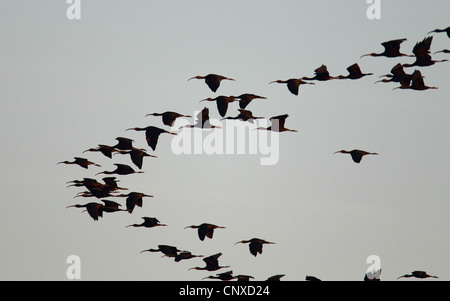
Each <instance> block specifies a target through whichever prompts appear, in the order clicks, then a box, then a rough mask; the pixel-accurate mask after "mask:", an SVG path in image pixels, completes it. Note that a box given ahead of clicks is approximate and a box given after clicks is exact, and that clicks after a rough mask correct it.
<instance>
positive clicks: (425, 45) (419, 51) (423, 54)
mask: <svg viewBox="0 0 450 301" xmlns="http://www.w3.org/2000/svg"><path fill="white" fill-rule="evenodd" d="M432 41H433V36H429V37H426V38H425V39H423V40H422V41H421V42H417V43H416V45H415V46H414V48H413V53H414V55H415V57H416V61H415V62H414V63H412V64H403V67H413V66H418V67H427V66H431V65H434V64H435V63H439V62H446V61H448V60H446V59H445V60H440V61H438V60H433V59H432V58H431V54H430V47H431V42H432Z"/></svg>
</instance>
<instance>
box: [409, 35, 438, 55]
mask: <svg viewBox="0 0 450 301" xmlns="http://www.w3.org/2000/svg"><path fill="white" fill-rule="evenodd" d="M432 41H433V36H429V37H426V38H425V39H423V40H422V41H421V42H417V43H416V45H415V46H414V48H413V53H414V55H415V56H417V57H421V56H430V47H431V42H432Z"/></svg>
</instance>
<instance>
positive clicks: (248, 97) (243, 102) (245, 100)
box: [234, 93, 267, 109]
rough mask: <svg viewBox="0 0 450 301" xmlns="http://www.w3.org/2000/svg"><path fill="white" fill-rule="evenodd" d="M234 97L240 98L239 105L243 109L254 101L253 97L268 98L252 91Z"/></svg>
mask: <svg viewBox="0 0 450 301" xmlns="http://www.w3.org/2000/svg"><path fill="white" fill-rule="evenodd" d="M234 97H235V98H237V99H239V107H240V108H241V109H245V108H246V107H247V106H248V105H249V104H250V103H251V102H252V100H253V99H267V98H266V97H264V96H259V95H256V94H251V93H245V94H241V95H239V96H234Z"/></svg>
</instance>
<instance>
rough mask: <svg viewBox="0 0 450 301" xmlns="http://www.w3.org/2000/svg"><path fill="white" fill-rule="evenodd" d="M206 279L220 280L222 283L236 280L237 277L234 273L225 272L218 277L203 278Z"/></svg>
mask: <svg viewBox="0 0 450 301" xmlns="http://www.w3.org/2000/svg"><path fill="white" fill-rule="evenodd" d="M204 279H220V280H222V281H229V280H233V279H235V276H233V271H228V272H223V273H219V274H217V275H216V276H208V277H205V278H203V279H202V280H204Z"/></svg>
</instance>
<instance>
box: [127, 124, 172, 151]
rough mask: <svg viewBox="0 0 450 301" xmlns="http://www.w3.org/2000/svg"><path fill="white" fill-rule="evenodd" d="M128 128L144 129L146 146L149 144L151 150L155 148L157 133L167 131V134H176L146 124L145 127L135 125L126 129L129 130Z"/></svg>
mask: <svg viewBox="0 0 450 301" xmlns="http://www.w3.org/2000/svg"><path fill="white" fill-rule="evenodd" d="M129 130H134V131H145V139H146V141H147V144H148V146H150V147H151V148H152V150H155V149H156V145H157V144H158V138H159V135H161V134H163V133H167V134H170V135H176V133H172V132H169V131H166V130H164V129H161V128H159V127H156V126H148V127H145V128H139V127H135V128H129V129H127V131H129Z"/></svg>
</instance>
